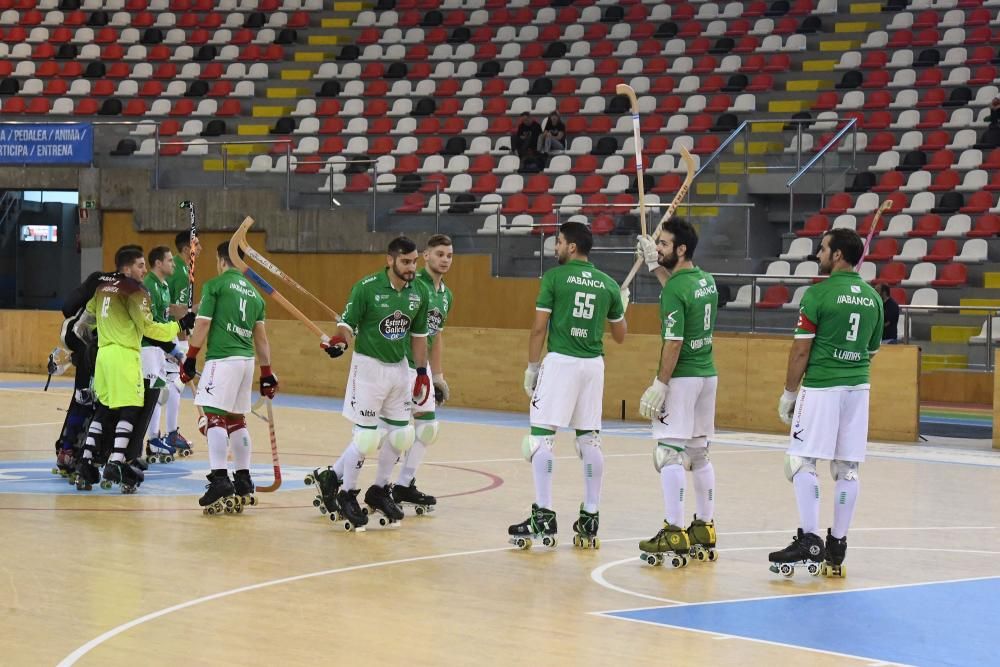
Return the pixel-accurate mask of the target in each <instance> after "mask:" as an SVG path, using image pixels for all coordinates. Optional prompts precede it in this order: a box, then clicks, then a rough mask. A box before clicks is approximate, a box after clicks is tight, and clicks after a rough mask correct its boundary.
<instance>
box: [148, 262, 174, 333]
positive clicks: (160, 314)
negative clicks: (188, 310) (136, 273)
mask: <svg viewBox="0 0 1000 667" xmlns="http://www.w3.org/2000/svg"><path fill="white" fill-rule="evenodd" d="M142 284H143V285H145V286H146V290H147V291H148V292H149V310H150V312H151V313H152V314H153V321H154V322H160V323H161V324H162V323H164V322H169V321H170V312H169V308H170V286H169V285H167V283H166V281H165V280H160V279H159V278H157V277H156V274H155V273H153V272H152V271H150V272H149V273H147V274H146V277H145V278H144V279H143V281H142ZM152 345H156V343H154V342H153V340H152V339H150V338H145V337H143V339H142V346H143V347H150V346H152Z"/></svg>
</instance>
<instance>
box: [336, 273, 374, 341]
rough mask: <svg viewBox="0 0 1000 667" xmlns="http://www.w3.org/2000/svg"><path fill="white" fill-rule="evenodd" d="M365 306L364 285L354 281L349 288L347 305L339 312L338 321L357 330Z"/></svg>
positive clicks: (366, 305)
mask: <svg viewBox="0 0 1000 667" xmlns="http://www.w3.org/2000/svg"><path fill="white" fill-rule="evenodd" d="M367 308H368V300H367V299H366V298H365V287H364V285H363V284H362V283H360V282H357V283H354V287H352V288H351V294H350V296H348V297H347V305H345V306H344V312H343V313H341V314H340V321H341V322H343V323H344V324H346V325H347V326H349V327H351V329H353V330H354V331H357V330H358V326H359V325H360V324H361V320H362V319H363V318H364V316H365V311H366V310H367Z"/></svg>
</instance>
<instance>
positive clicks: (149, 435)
mask: <svg viewBox="0 0 1000 667" xmlns="http://www.w3.org/2000/svg"><path fill="white" fill-rule="evenodd" d="M158 437H160V404H159V403H158V402H157V403H155V404H153V412H152V413H150V415H149V428H147V429H146V439H147V440H152V439H153V438H158Z"/></svg>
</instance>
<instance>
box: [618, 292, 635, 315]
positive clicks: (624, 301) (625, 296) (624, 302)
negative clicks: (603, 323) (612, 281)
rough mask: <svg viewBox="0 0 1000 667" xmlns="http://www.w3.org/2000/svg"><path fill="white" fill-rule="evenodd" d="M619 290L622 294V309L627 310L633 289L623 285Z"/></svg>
mask: <svg viewBox="0 0 1000 667" xmlns="http://www.w3.org/2000/svg"><path fill="white" fill-rule="evenodd" d="M618 291H619V292H621V295H622V310H625V309H626V308H628V302H629V300H630V299H631V298H632V290H630V289H629V288H627V287H622V288H621V289H620V290H618Z"/></svg>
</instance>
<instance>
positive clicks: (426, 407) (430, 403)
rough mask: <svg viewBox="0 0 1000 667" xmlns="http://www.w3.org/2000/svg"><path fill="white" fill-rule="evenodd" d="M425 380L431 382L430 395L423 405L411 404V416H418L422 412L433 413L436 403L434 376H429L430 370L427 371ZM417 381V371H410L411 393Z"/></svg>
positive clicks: (414, 369)
mask: <svg viewBox="0 0 1000 667" xmlns="http://www.w3.org/2000/svg"><path fill="white" fill-rule="evenodd" d="M427 379H428V380H430V381H431V395H430V396H428V397H427V402H426V403H424V404H423V405H417V404H416V403H414V404H413V414H415V415H418V414H422V413H424V412H434V408H436V407H437V403H436V402H435V400H434V376H433V375H432V374H431V369H429V368H428V369H427ZM416 381H417V369H416V368H411V369H410V391H411V393H412V391H413V385H414V383H416Z"/></svg>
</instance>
